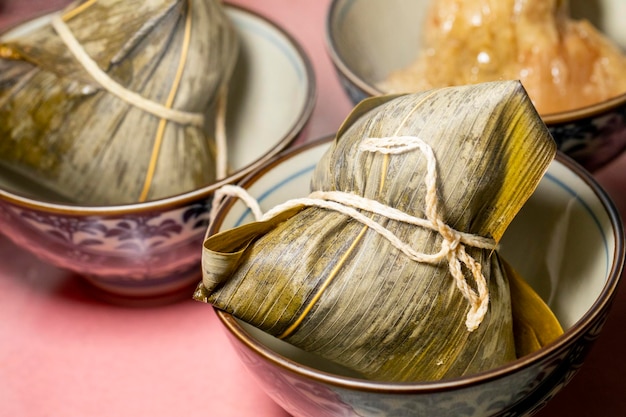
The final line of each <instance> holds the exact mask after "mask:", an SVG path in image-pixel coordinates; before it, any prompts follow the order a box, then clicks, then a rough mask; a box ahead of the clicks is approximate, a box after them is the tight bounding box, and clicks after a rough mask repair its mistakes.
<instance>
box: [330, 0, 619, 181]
mask: <svg viewBox="0 0 626 417" xmlns="http://www.w3.org/2000/svg"><path fill="white" fill-rule="evenodd" d="M431 1H432V0H388V1H385V2H375V1H368V0H333V1H332V2H331V5H330V7H329V10H328V15H327V22H326V43H327V49H328V51H329V55H330V57H331V60H332V62H333V64H334V67H335V69H336V72H337V74H338V77H339V80H340V82H341V84H342V86H343V87H344V89H345V91H346V92H347V94H348V96H349V97H350V99H351V100H352V102H354V103H358V102H359V101H361V100H362V99H364V98H366V97H369V96H373V95H379V94H381V93H382V91H381V90H380V89H378V88H377V87H376V86H375V85H376V83H377V82H379V81H381V80H383V79H385V78H386V77H387V76H388V74H389V73H390V72H392V71H394V70H398V69H401V68H404V67H406V66H408V65H410V64H411V63H412V62H413V61H414V60H415V59H416V58H417V55H418V53H419V48H417V47H416V45H419V44H420V39H421V37H422V31H423V27H422V25H421V24H420V22H422V21H423V20H424V19H425V16H426V13H427V8H428V5H429V3H430V2H431ZM570 5H571V13H572V15H573V17H575V18H581V17H584V18H586V19H588V20H590V21H591V22H592V23H593V24H594V26H595V27H597V28H599V29H600V30H601V31H602V32H603V33H604V34H606V35H607V36H608V37H609V38H610V39H611V40H613V41H614V42H615V43H617V44H618V45H620V46H621V47H622V48H626V29H624V25H623V23H621V21H620V18H621V17H622V16H624V15H625V13H626V3H624V2H623V1H622V0H599V1H597V2H589V1H586V0H570ZM542 116H543V119H544V121H545V122H546V124H547V126H548V127H549V129H550V131H551V132H552V134H553V136H554V138H555V140H556V142H557V144H558V147H559V149H560V150H561V151H563V152H564V153H566V154H567V155H569V156H571V157H572V158H574V159H575V160H576V161H577V162H579V163H580V164H581V165H583V166H584V167H585V168H586V169H588V170H591V171H592V170H596V169H598V168H600V167H602V166H604V165H605V164H607V163H608V162H609V161H611V160H612V159H613V158H615V157H616V156H617V155H619V154H620V153H621V152H622V151H623V150H624V149H625V148H626V94H623V95H620V96H618V97H615V98H613V99H611V100H608V101H606V102H602V103H598V104H596V105H593V106H590V107H586V108H581V109H576V110H572V111H567V112H563V113H554V114H546V115H542Z"/></svg>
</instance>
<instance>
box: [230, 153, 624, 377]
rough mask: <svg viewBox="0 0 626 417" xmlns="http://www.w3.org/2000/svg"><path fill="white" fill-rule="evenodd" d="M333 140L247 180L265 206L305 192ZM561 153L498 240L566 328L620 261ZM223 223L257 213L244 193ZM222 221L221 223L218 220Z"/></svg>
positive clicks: (601, 292) (578, 174)
mask: <svg viewBox="0 0 626 417" xmlns="http://www.w3.org/2000/svg"><path fill="white" fill-rule="evenodd" d="M327 148H328V142H319V143H315V144H314V145H311V146H310V147H308V148H305V149H304V150H300V151H298V152H296V153H293V152H291V153H289V154H288V156H286V157H282V158H280V159H279V160H278V162H275V163H274V164H271V165H269V166H268V167H267V168H266V169H264V170H263V171H262V172H261V173H260V174H259V175H256V176H254V177H252V179H251V180H249V181H248V182H247V183H245V187H246V188H247V189H248V190H249V192H250V193H251V194H252V195H253V196H255V197H256V198H257V199H258V201H259V203H260V205H261V208H262V209H263V210H264V211H266V210H268V209H270V208H272V207H274V206H276V205H278V204H280V203H283V202H285V201H287V200H289V199H292V198H298V197H304V196H306V195H307V194H308V190H309V181H310V177H311V173H312V171H313V170H314V168H315V165H316V163H317V161H318V160H319V159H320V157H321V156H322V154H323V153H324V151H325V150H326V149H327ZM583 172H584V171H582V170H581V169H580V168H578V167H577V166H575V165H573V164H572V163H571V162H569V160H568V159H567V158H565V157H563V156H561V155H559V157H558V159H557V160H555V161H554V162H553V163H552V164H551V166H550V168H549V170H548V172H547V174H546V175H545V177H544V178H543V179H542V181H541V183H540V185H539V187H538V188H537V190H536V192H535V193H534V194H533V195H532V197H531V198H530V200H529V201H528V203H527V204H526V205H525V206H524V208H523V209H522V210H521V212H520V213H519V214H518V216H517V217H516V218H515V220H514V222H513V223H512V224H511V226H510V227H509V229H508V230H507V232H506V234H505V237H504V238H503V240H502V241H501V253H502V255H503V256H504V257H505V259H507V260H508V261H509V262H510V263H511V264H512V265H513V267H515V268H516V269H517V270H518V271H519V272H520V273H521V275H522V276H523V277H524V278H525V279H526V280H527V281H528V282H529V283H530V284H531V285H532V286H533V288H534V289H535V290H536V291H537V292H538V293H539V295H540V296H541V297H542V298H543V299H544V300H545V301H546V302H547V303H548V304H549V305H550V307H551V308H552V309H553V311H554V313H555V314H556V316H557V317H558V319H559V321H560V322H561V324H562V326H563V327H564V328H565V329H571V328H573V327H574V326H575V325H576V324H577V323H578V322H579V321H581V320H583V318H584V317H585V316H586V315H588V314H590V311H591V310H592V309H593V307H592V306H594V303H596V302H598V300H599V298H601V297H606V293H607V291H606V290H605V287H607V286H608V285H609V283H610V281H611V280H615V279H616V274H617V273H616V270H617V269H619V268H618V267H617V266H616V265H620V264H621V262H622V258H621V257H622V254H620V248H621V243H620V242H621V240H620V238H619V236H620V230H621V228H620V226H619V221H618V220H617V218H616V217H615V215H614V210H615V209H614V207H613V206H612V203H610V202H609V201H608V200H606V195H605V194H604V192H603V191H602V190H601V189H600V188H599V187H598V186H597V184H596V183H595V182H594V181H593V180H591V179H590V177H588V176H587V174H584V173H583ZM224 208H225V209H223V210H222V211H221V213H220V215H219V216H218V218H222V223H221V224H220V226H219V228H220V230H225V229H229V228H232V227H236V226H238V225H241V224H245V223H248V222H251V221H253V217H252V215H251V213H250V211H249V210H248V209H247V208H246V206H245V205H244V204H243V203H241V202H240V201H236V202H234V203H232V204H229V205H225V206H224ZM218 224H219V223H218ZM240 325H241V326H242V327H243V328H244V329H245V331H246V332H248V333H249V334H250V335H252V336H253V338H255V339H256V340H257V341H259V342H261V343H262V344H264V345H266V346H268V347H269V348H270V349H271V350H273V351H275V352H277V353H279V354H280V355H282V356H284V357H286V358H289V359H291V360H293V361H295V362H298V363H300V364H305V365H307V366H310V367H313V368H316V369H320V370H325V371H329V372H331V373H335V374H339V375H348V376H350V375H351V373H350V371H348V370H345V369H343V368H341V367H337V366H336V365H334V364H330V363H328V362H326V361H324V360H323V359H320V358H317V357H316V356H314V355H310V354H308V353H305V352H302V351H300V350H299V349H296V348H294V347H292V346H290V345H288V344H286V343H284V342H282V341H279V340H277V339H274V338H273V337H271V336H268V335H267V334H265V333H263V332H261V331H259V330H257V329H255V328H253V327H251V326H248V325H246V324H245V323H240Z"/></svg>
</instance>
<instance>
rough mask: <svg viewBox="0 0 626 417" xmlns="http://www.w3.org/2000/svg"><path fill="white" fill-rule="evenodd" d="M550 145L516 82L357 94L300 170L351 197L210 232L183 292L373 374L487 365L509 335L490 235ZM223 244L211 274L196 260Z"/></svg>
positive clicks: (504, 349)
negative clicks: (195, 274)
mask: <svg viewBox="0 0 626 417" xmlns="http://www.w3.org/2000/svg"><path fill="white" fill-rule="evenodd" d="M387 139H390V140H391V141H387ZM372 141H373V142H372ZM377 141H378V142H377ZM394 141H395V142H394ZM371 143H375V144H376V143H378V145H376V146H375V147H374V149H373V150H372V149H369V148H368V146H370V144H371ZM414 145H416V146H414ZM403 147H404V148H407V149H398V148H403ZM428 152H432V154H429V153H428ZM555 152H556V149H555V144H554V142H553V140H552V138H551V136H550V134H549V132H548V130H547V128H546V127H545V125H544V124H543V122H542V121H541V119H540V118H539V116H538V115H537V113H536V110H535V109H534V107H533V106H532V104H531V102H530V100H529V99H528V96H527V94H526V92H525V90H524V89H523V87H522V86H521V84H520V83H519V82H515V81H506V82H495V83H485V84H479V85H473V86H463V87H452V88H445V89H436V90H431V91H427V92H422V93H417V94H410V95H401V96H389V97H378V98H373V99H369V100H366V101H365V102H363V103H361V104H360V105H359V106H357V108H355V110H354V112H353V113H352V115H351V116H349V117H348V119H347V120H346V121H345V123H344V125H343V126H342V128H341V129H340V130H339V132H338V135H337V138H336V140H335V141H334V142H333V144H332V146H331V147H330V149H329V150H328V152H327V153H326V154H325V155H324V156H323V157H322V159H321V160H320V161H319V163H318V165H317V168H316V170H315V172H314V173H313V177H312V181H311V189H312V191H313V193H312V194H311V198H313V199H315V198H319V199H324V198H327V197H320V196H335V195H337V196H338V197H337V199H338V201H340V202H341V203H342V204H344V203H345V204H348V205H350V209H347V210H343V209H341V208H339V209H335V208H334V205H333V204H334V202H335V200H333V198H334V197H328V199H330V200H333V201H331V202H330V203H328V202H326V201H324V202H323V203H319V204H318V203H316V202H310V203H309V202H308V200H307V202H305V203H304V204H303V205H302V206H300V205H298V204H296V205H294V207H293V208H292V209H290V211H285V212H283V213H281V214H280V215H279V216H277V217H276V218H275V219H278V220H276V221H273V222H266V223H265V224H264V226H263V227H259V226H249V225H248V226H242V227H241V228H236V229H232V230H227V231H224V232H222V233H219V234H217V235H214V236H211V237H209V238H208V239H207V240H206V241H205V243H204V248H203V265H204V267H205V268H204V279H203V283H201V284H200V286H199V288H198V291H197V292H196V298H197V299H200V300H202V301H206V302H208V303H211V304H213V305H214V306H215V307H216V308H219V309H223V310H225V311H227V312H230V313H232V314H233V315H234V316H235V317H238V318H240V319H241V320H243V321H245V322H248V323H250V324H252V325H254V326H256V327H258V328H260V329H262V330H264V331H266V332H268V333H270V334H272V335H275V336H277V337H280V338H282V339H284V340H286V341H287V342H290V343H292V344H294V345H296V346H299V347H301V348H303V349H304V350H307V351H310V352H314V353H317V354H319V355H321V356H323V357H325V358H327V359H330V360H333V361H335V362H337V363H339V364H341V365H344V366H346V367H348V368H350V369H353V370H356V371H358V372H360V373H362V374H363V375H365V376H366V377H368V378H372V379H377V380H394V381H417V380H422V381H425V380H439V379H444V378H452V377H458V376H462V375H467V374H472V373H476V372H480V371H484V370H487V369H490V368H493V367H497V366H500V365H502V364H504V363H506V362H508V361H510V360H513V359H514V358H515V357H516V350H515V349H516V347H515V335H514V330H513V319H512V310H511V298H510V292H509V282H508V277H507V269H506V268H505V267H504V266H503V260H501V259H500V256H499V254H498V252H497V250H496V249H495V244H497V242H498V241H499V239H500V238H501V236H502V234H503V233H504V230H505V229H506V227H507V226H508V224H509V223H510V221H511V220H512V219H513V217H514V216H515V215H516V214H517V212H518V211H519V209H520V208H521V207H522V205H523V204H524V202H525V201H526V200H527V199H528V198H529V196H530V195H531V194H532V192H533V191H534V189H535V188H536V186H537V184H538V183H539V181H540V179H541V178H542V176H543V174H544V173H545V171H546V169H547V167H548V165H549V163H550V162H551V160H552V159H553V158H554V154H555ZM429 155H431V156H430V157H429ZM433 167H434V168H433ZM433 190H434V191H433ZM341 196H343V197H341ZM350 200H355V201H356V203H354V204H353V203H351V202H350ZM362 201H366V202H370V203H371V205H372V206H375V207H378V206H379V205H380V206H381V207H385V209H381V211H378V209H372V210H369V209H368V210H364V209H363V208H362V207H361V206H360V205H359V204H361V203H360V202H362ZM331 203H332V204H331ZM351 204H353V205H351ZM353 212H356V213H353ZM383 212H384V213H383ZM404 215H406V216H408V217H410V218H411V219H413V218H415V219H418V220H419V219H426V220H427V221H428V222H430V223H429V224H428V225H426V226H416V225H415V224H412V223H410V221H412V220H404V219H403V216H404ZM419 224H421V223H419ZM386 233H388V234H391V235H392V237H391V238H389V237H386V235H385V234H386ZM396 238H397V240H398V241H399V243H398V242H395V241H394V239H396ZM236 241H239V242H245V244H243V245H237V244H230V243H233V242H236ZM487 241H489V242H493V244H494V245H493V246H489V245H488V244H483V242H487ZM224 242H230V243H229V244H224ZM394 242H395V243H394ZM403 245H404V246H406V248H405V247H403ZM234 252H239V256H238V257H237V259H235V260H233V262H232V264H231V265H229V266H228V267H227V268H224V273H220V272H216V271H215V270H213V269H212V268H211V267H210V265H211V264H212V262H213V261H216V260H218V259H220V260H223V261H224V260H226V258H227V257H229V256H230V254H232V253H234ZM414 253H416V254H414ZM435 254H442V255H441V256H439V257H436V256H434V255H435ZM422 255H424V258H425V259H431V258H436V260H435V261H432V262H431V261H416V260H415V259H417V258H419V256H422ZM233 259H234V258H233ZM457 267H458V268H457ZM483 281H484V285H485V287H484V288H482V289H481V285H482V284H481V282H483ZM464 286H465V287H464ZM464 288H465V289H464ZM485 293H486V294H487V296H488V297H487V300H488V301H487V302H484V301H485V300H486V299H485V297H483V296H482V295H484V294H485ZM481 294H482V295H481ZM481 309H482V310H481ZM481 311H482V313H481ZM471 317H474V318H476V317H478V320H474V322H473V323H474V324H473V325H470V318H471Z"/></svg>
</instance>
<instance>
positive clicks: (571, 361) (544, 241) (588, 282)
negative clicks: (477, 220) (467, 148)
mask: <svg viewBox="0 0 626 417" xmlns="http://www.w3.org/2000/svg"><path fill="white" fill-rule="evenodd" d="M327 148H328V139H326V140H321V141H317V142H314V143H311V144H308V145H306V146H305V147H300V148H298V149H297V150H291V151H289V152H286V153H284V154H283V155H282V156H280V157H277V158H274V159H273V160H272V161H271V162H269V163H268V164H266V165H265V166H264V167H263V168H262V169H261V170H260V171H258V172H256V173H255V174H253V175H251V176H249V177H248V178H247V179H246V180H244V181H243V183H242V184H243V186H244V187H246V188H247V189H248V191H249V192H250V193H251V194H252V195H253V196H255V197H256V198H257V199H258V200H259V202H260V205H261V208H262V209H263V210H264V211H266V210H269V209H270V208H272V207H274V206H276V205H278V204H280V203H282V202H284V201H286V200H289V199H292V198H298V197H303V196H305V195H306V194H307V190H308V187H309V180H310V176H311V173H312V171H313V169H314V167H315V165H316V161H317V160H319V158H320V157H321V155H322V154H323V152H324V151H325V150H326V149H327ZM251 220H252V216H251V214H250V212H249V210H247V208H246V207H245V206H244V205H243V203H241V202H239V201H235V200H232V199H231V200H226V201H225V204H224V205H222V206H221V207H220V211H219V213H218V215H217V218H216V222H215V223H213V224H212V226H211V229H210V232H215V231H218V230H225V229H228V228H232V227H235V226H237V225H240V224H243V223H247V222H249V221H251ZM501 244H502V255H503V256H504V257H505V259H507V260H508V261H509V262H510V263H511V264H512V265H513V267H514V268H516V269H517V270H518V271H519V272H520V273H521V274H522V276H524V277H525V278H526V279H527V280H528V281H529V283H530V284H531V285H532V286H533V287H534V288H535V290H536V291H537V292H538V293H539V294H540V295H541V296H542V297H543V298H544V300H546V302H547V303H548V304H549V305H550V306H551V308H552V310H553V311H554V313H555V314H556V316H557V317H558V319H559V321H560V322H561V324H562V326H563V327H564V329H565V333H564V334H563V335H562V336H561V337H560V338H559V339H557V340H556V341H555V342H553V343H552V344H549V345H547V346H545V347H544V348H542V349H540V350H539V351H537V352H534V353H532V354H530V355H527V356H525V357H522V358H519V359H517V360H515V361H513V362H511V363H509V364H507V365H505V366H502V367H500V368H497V369H492V370H490V371H487V372H484V373H481V374H477V375H473V376H467V377H462V378H458V379H450V380H445V381H440V382H428V383H419V382H415V383H390V382H377V381H368V380H363V379H359V378H358V377H356V376H354V375H353V374H351V373H350V372H349V371H346V370H345V369H341V368H340V367H338V366H337V365H334V364H332V363H329V362H326V361H325V360H322V359H320V358H318V357H316V356H314V355H311V354H309V353H306V352H303V351H301V350H298V349H297V348H295V347H293V346H291V345H289V344H287V343H285V342H283V341H280V340H278V339H275V338H273V337H271V336H269V335H267V334H266V333H264V332H262V331H260V330H258V329H255V328H253V327H251V326H249V325H247V324H245V323H242V322H240V321H238V320H237V319H235V318H233V316H231V315H229V314H228V313H225V312H223V311H217V315H218V317H219V318H220V320H221V323H222V324H223V326H224V329H225V332H226V334H227V336H228V338H229V340H230V342H231V343H232V345H233V347H234V349H235V351H236V352H237V354H238V355H239V356H240V358H241V359H242V361H243V363H244V364H245V366H246V367H247V369H248V370H249V371H250V372H251V373H252V374H253V375H254V377H255V378H256V379H257V380H258V382H259V384H260V386H261V387H262V388H263V389H265V391H266V392H267V393H268V395H269V396H270V397H272V398H273V399H274V400H275V401H276V402H277V403H278V404H279V405H281V406H282V407H283V408H284V409H285V410H286V411H287V412H288V413H290V414H291V415H293V416H297V417H304V416H306V417H331V416H332V417H339V416H341V417H347V416H360V417H369V416H372V417H373V416H376V417H383V416H409V415H411V416H437V417H487V416H489V417H495V416H500V417H505V416H506V417H509V416H510V417H512V416H530V415H532V414H534V413H535V412H536V411H537V410H539V409H540V408H541V407H542V406H543V405H545V403H546V402H547V401H548V400H550V398H552V397H553V396H554V395H555V394H556V393H557V392H558V391H559V390H560V389H561V388H563V386H565V385H566V384H567V383H568V382H569V381H570V380H571V378H573V377H574V375H575V374H576V372H577V370H578V369H579V368H580V366H581V365H582V363H583V361H584V359H585V357H586V355H587V353H588V351H589V349H590V347H591V346H592V342H593V341H594V339H596V338H597V337H598V336H599V334H600V330H601V328H602V325H603V323H604V321H605V320H606V318H607V315H608V314H609V309H610V306H611V304H612V301H613V299H614V296H615V293H616V287H617V285H618V283H619V280H620V275H621V272H622V268H623V264H624V252H625V248H624V231H623V226H622V224H621V222H620V219H619V215H618V214H617V211H616V208H615V207H614V206H613V204H612V202H611V201H610V199H609V198H608V197H607V195H606V193H605V192H604V191H603V190H602V189H601V188H600V186H599V185H598V184H597V183H596V182H595V181H594V180H593V178H592V177H591V176H590V175H589V174H588V172H587V171H586V170H584V169H582V168H581V167H580V166H579V165H578V164H576V163H575V162H573V161H572V160H571V159H570V158H569V157H566V156H564V155H563V154H559V156H558V157H557V159H556V160H555V161H554V162H553V163H552V164H551V166H550V168H549V170H548V172H547V174H546V176H545V177H544V178H543V179H542V181H541V184H540V185H539V187H538V189H537V190H536V192H535V193H534V194H533V196H532V197H531V199H530V200H529V201H528V203H527V204H526V205H525V206H524V208H523V209H522V211H521V212H520V213H519V215H518V216H517V217H516V218H515V220H514V222H513V223H512V224H511V225H510V227H509V228H508V230H507V232H506V235H505V237H504V238H503V240H502V242H501Z"/></svg>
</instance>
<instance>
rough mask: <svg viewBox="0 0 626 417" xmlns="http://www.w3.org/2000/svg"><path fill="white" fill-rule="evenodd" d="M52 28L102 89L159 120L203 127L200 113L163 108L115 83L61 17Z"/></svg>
mask: <svg viewBox="0 0 626 417" xmlns="http://www.w3.org/2000/svg"><path fill="white" fill-rule="evenodd" d="M52 27H53V28H54V30H55V31H56V32H57V34H58V35H59V37H60V38H61V40H62V41H63V42H64V43H65V45H66V46H67V47H68V49H69V51H70V52H71V53H72V55H74V58H76V60H77V61H78V62H80V64H81V65H82V66H83V67H84V68H85V70H86V71H87V72H88V73H89V75H91V76H92V77H93V79H94V80H95V81H96V82H98V84H100V85H101V86H102V87H103V88H104V89H106V90H107V91H108V92H110V93H111V94H113V95H115V96H117V97H118V98H120V99H122V100H124V101H126V102H127V103H129V104H131V105H133V106H135V107H138V108H140V109H141V110H143V111H146V112H148V113H150V114H153V115H154V116H157V117H159V118H161V119H166V120H169V121H172V122H176V123H179V124H182V125H194V126H199V127H203V126H204V115H203V114H202V113H190V112H185V111H180V110H176V109H172V108H170V107H166V106H163V105H161V104H159V103H157V102H154V101H152V100H148V99H146V98H144V97H142V96H141V95H139V94H137V93H135V92H133V91H130V90H128V89H126V88H125V87H124V86H122V85H120V84H118V83H117V82H115V81H114V80H113V79H112V78H111V77H109V75H108V74H107V73H106V72H104V71H102V70H101V69H100V67H99V66H98V64H97V63H96V62H95V61H94V60H93V59H91V57H90V56H89V54H87V52H86V51H85V49H84V48H83V47H82V45H81V44H80V43H79V42H78V40H77V39H76V37H74V34H73V33H72V31H71V30H70V28H69V27H68V26H67V24H65V22H64V21H63V19H62V17H61V15H58V14H57V15H55V16H54V17H53V18H52Z"/></svg>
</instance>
